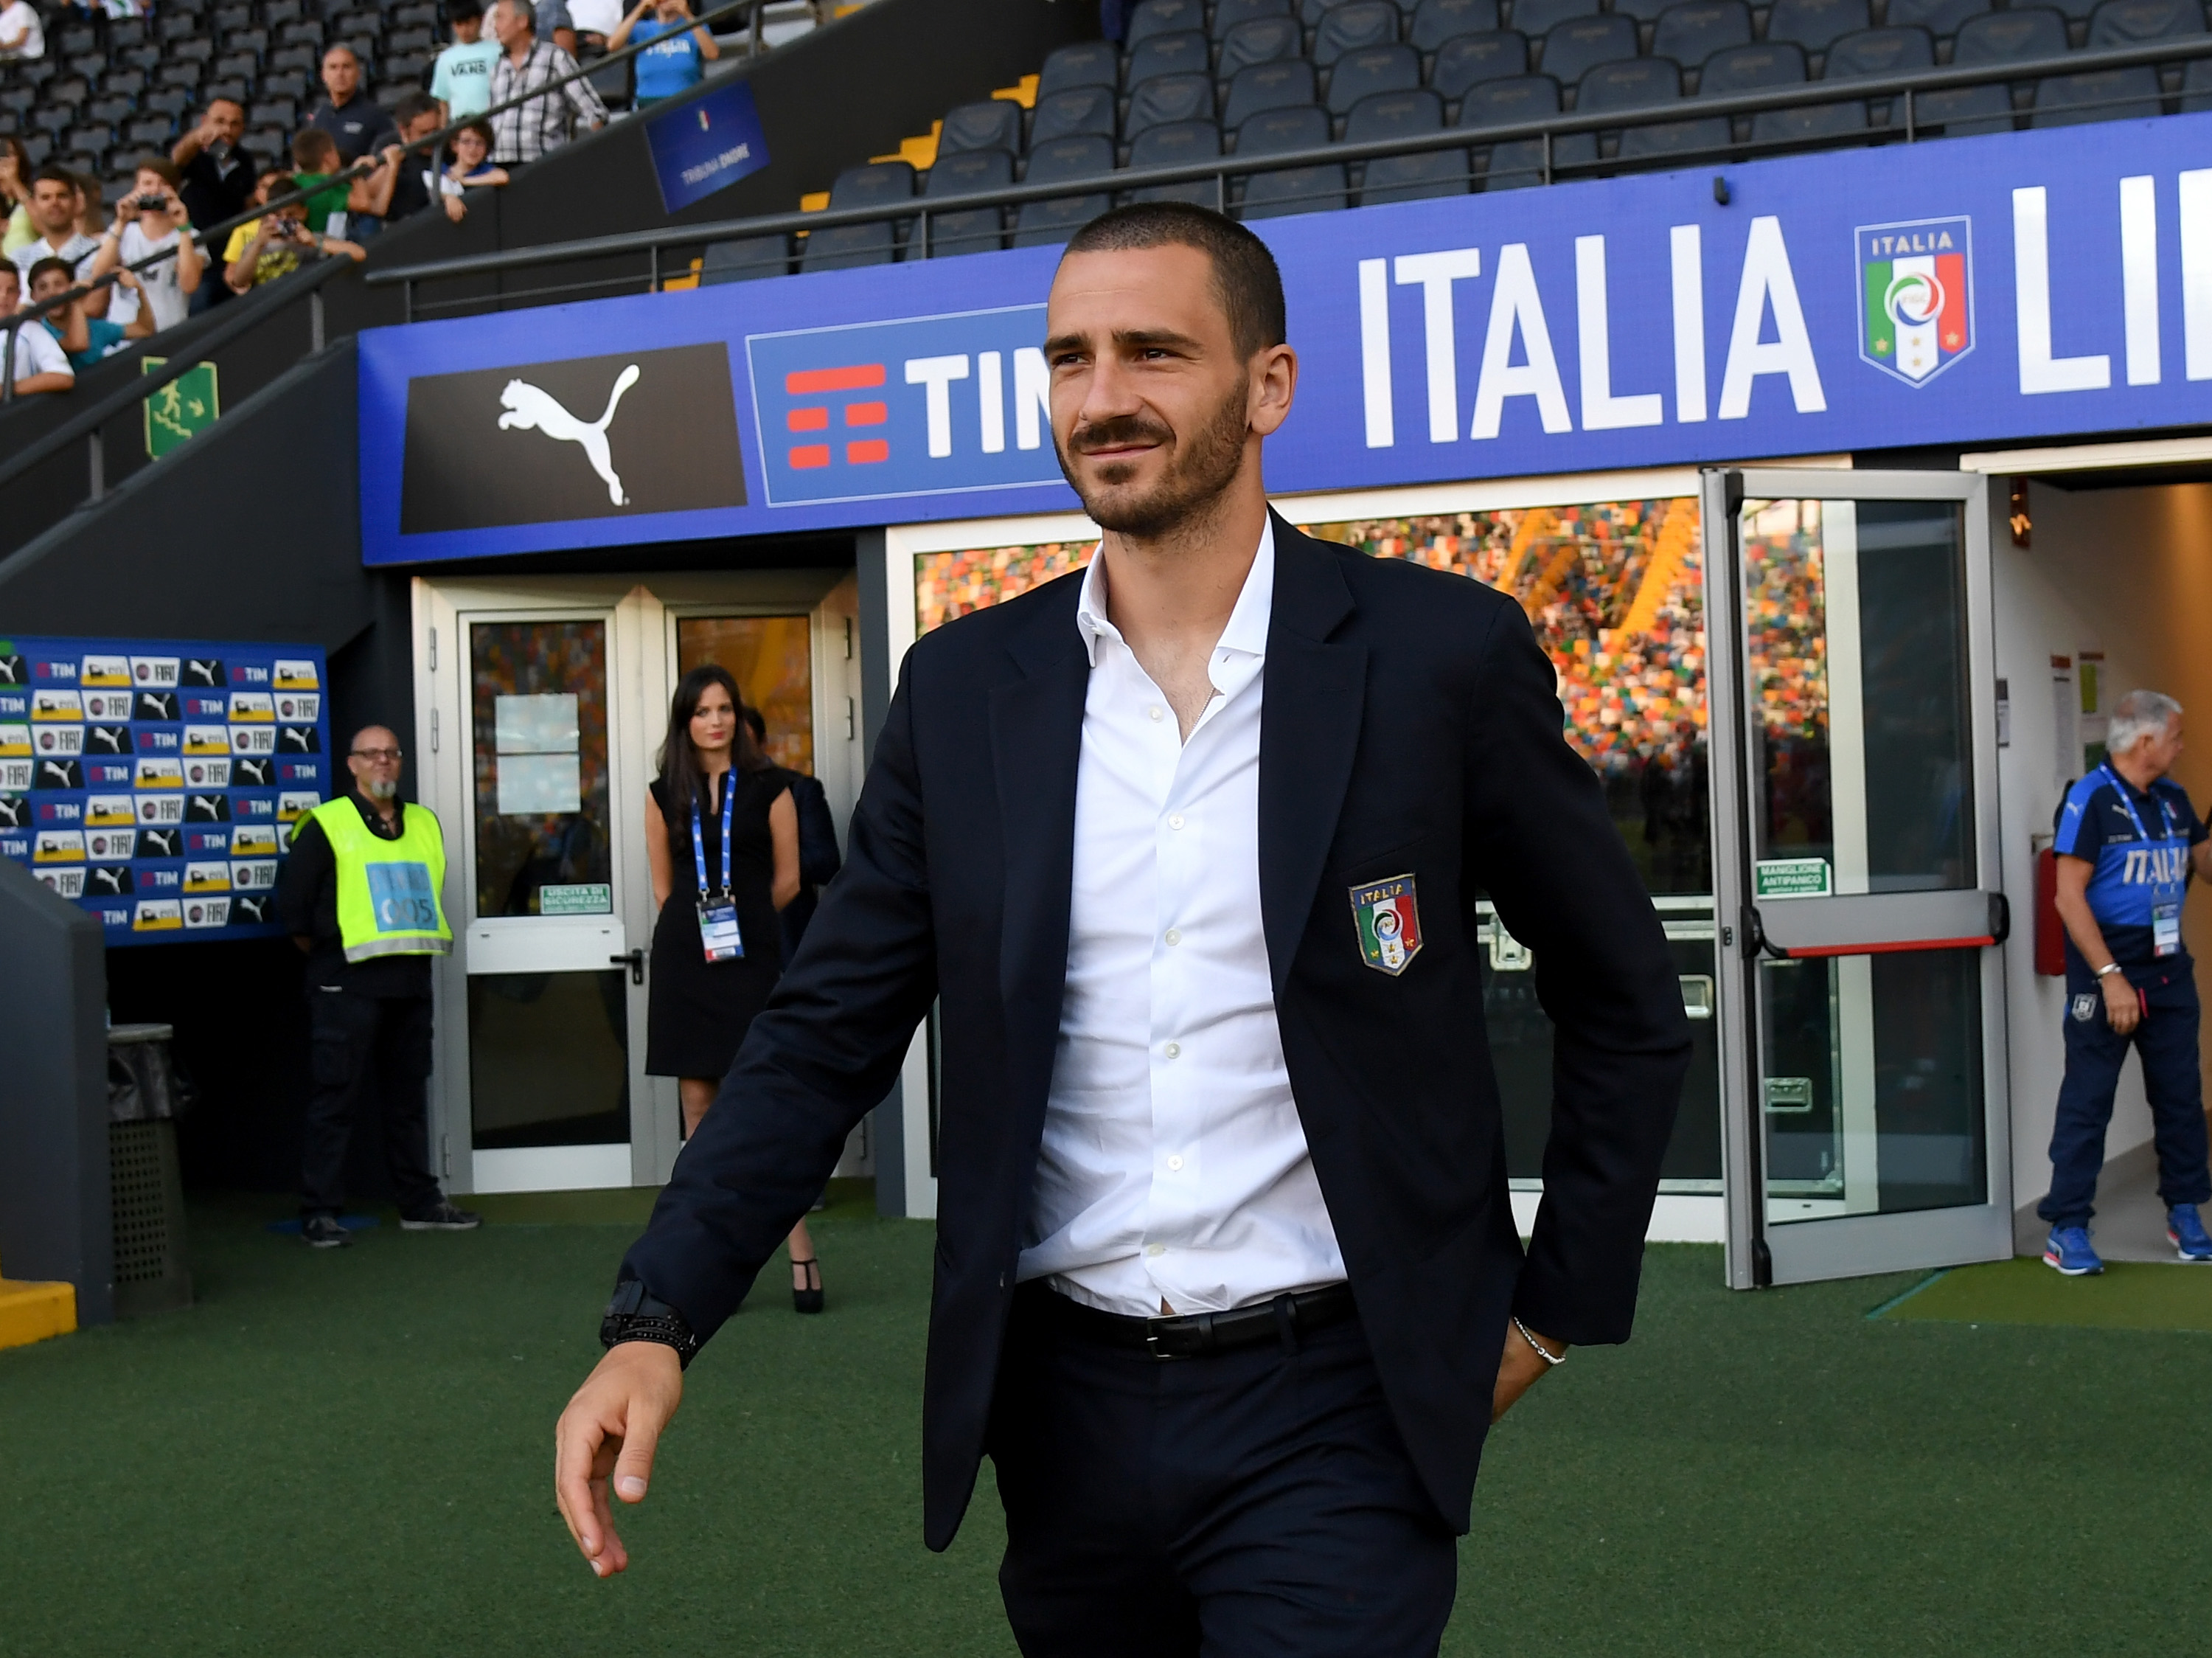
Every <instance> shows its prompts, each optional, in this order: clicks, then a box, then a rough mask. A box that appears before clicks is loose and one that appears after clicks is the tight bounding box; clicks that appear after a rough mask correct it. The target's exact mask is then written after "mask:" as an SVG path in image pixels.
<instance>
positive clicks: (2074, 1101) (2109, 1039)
mask: <svg viewBox="0 0 2212 1658" xmlns="http://www.w3.org/2000/svg"><path fill="white" fill-rule="evenodd" d="M2130 978H2135V979H2136V982H2137V983H2138V984H2140V985H2141V986H2142V992H2143V996H2144V997H2145V999H2146V1001H2147V1002H2148V1004H2149V1011H2148V1016H2147V1017H2145V1018H2144V1019H2143V1020H2142V1022H2141V1023H2140V1024H2138V1025H2137V1026H2136V1027H2135V1029H2133V1030H2132V1031H2130V1032H2129V1033H2127V1034H2126V1035H2125V1036H2122V1035H2120V1034H2118V1033H2117V1032H2115V1031H2114V1030H2113V1029H2112V1027H2111V1026H2110V1025H2108V1024H2107V1023H2106V1022H2105V998H2104V997H2103V995H2102V994H2101V993H2100V991H2099V990H2098V987H2097V984H2096V981H2095V980H2094V979H2093V978H2088V977H2087V975H2086V974H2082V975H2078V976H2077V975H2075V974H2070V973H2069V975H2068V978H2067V984H2066V989H2067V998H2066V1002H2067V1006H2066V1080H2065V1081H2064V1082H2063V1083H2061V1084H2060V1085H2059V1089H2058V1116H2057V1122H2056V1123H2055V1124H2053V1125H2052V1127H2051V1193H2050V1195H2049V1196H2048V1197H2046V1198H2044V1200H2043V1201H2042V1202H2041V1203H2039V1204H2037V1205H2036V1206H2035V1212H2036V1213H2037V1214H2038V1215H2039V1216H2042V1217H2043V1218H2044V1219H2045V1220H2046V1221H2048V1222H2051V1225H2053V1226H2087V1224H2088V1223H2089V1217H2090V1216H2091V1215H2093V1213H2095V1198H2096V1196H2097V1176H2098V1175H2099V1174H2100V1173H2102V1172H2103V1170H2104V1167H2105V1130H2106V1126H2107V1125H2109V1124H2110V1123H2111V1122H2112V1093H2113V1090H2114V1089H2115V1088H2118V1085H2119V1081H2120V1068H2121V1066H2123V1065H2124V1064H2126V1063H2127V1058H2128V1050H2129V1049H2130V1048H2131V1047H2132V1048H2133V1049H2135V1051H2136V1052H2137V1053H2139V1054H2141V1055H2142V1068H2143V1093H2144V1094H2146V1095H2148V1098H2149V1100H2150V1119H2151V1131H2152V1135H2153V1142H2154V1144H2155V1145H2156V1146H2157V1148H2158V1194H2159V1196H2160V1198H2164V1199H2165V1201H2166V1204H2167V1205H2168V1207H2171V1206H2172V1205H2173V1204H2202V1203H2207V1202H2212V1175H2208V1173H2206V1169H2205V1128H2204V1086H2203V1073H2202V1072H2201V1071H2200V1070H2198V1061H2197V1023H2198V1010H2197V982H2196V980H2195V978H2192V977H2191V973H2190V971H2189V969H2188V967H2187V966H2181V967H2179V968H2178V969H2175V970H2174V971H2172V972H2156V973H2145V974H2142V975H2137V974H2134V973H2131V974H2130ZM2146 980H2149V981H2152V982H2145V981H2146ZM2083 997H2091V998H2093V1000H2092V1001H2090V1002H2088V1003H2084V1001H2083V1000H2082V998H2083ZM2085 1007H2086V1008H2087V1010H2088V1017H2087V1018H2081V1017H2079V1016H2078V1015H2080V1013H2081V1011H2082V1009H2084V1008H2085Z"/></svg>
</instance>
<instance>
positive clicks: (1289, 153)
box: [363, 35, 2212, 321]
mask: <svg viewBox="0 0 2212 1658" xmlns="http://www.w3.org/2000/svg"><path fill="white" fill-rule="evenodd" d="M2197 58H2212V35H2197V36H2193V37H2188V38H2185V39H2181V40H2162V41H2158V42H2155V43H2153V44H2150V45H2146V46H2128V47H2124V48H2118V49H2115V50H2112V51H2106V52H2069V53H2067V54H2066V55H2065V56H2063V57H2053V58H2032V59H2027V60H2023V61H2021V62H2016V63H2008V64H1979V65H1975V66H1972V67H1968V68H1959V67H1955V66H1954V67H1951V68H1946V69H1933V70H1916V71H1914V72H1912V73H1910V74H1903V75H1888V76H1866V77H1864V78H1863V79H1852V80H1844V81H1808V82H1804V83H1803V84H1802V85H1797V86H1791V87H1786V88H1777V89H1775V90H1773V91H1765V92H1756V93H1745V94H1739V95H1737V96H1735V97H1729V98H1705V97H1687V98H1678V99H1674V100H1672V101H1667V102H1662V103H1656V104H1650V105H1641V106H1638V107H1633V108H1626V109H1607V110H1598V111H1577V112H1575V113H1568V114H1564V115H1549V116H1545V117H1543V118H1541V119H1534V120H1528V121H1515V122H1509V123H1504V124H1500V125H1491V126H1480V127H1449V128H1446V129H1444V130H1443V131H1437V132H1431V133H1423V134H1419V135H1416V136H1413V137H1396V138H1383V139H1375V140H1372V141H1370V142H1367V143H1332V144H1327V145H1316V146H1315V147H1313V148H1311V149H1298V150H1285V151H1283V152H1281V153H1279V154H1276V155H1250V156H1245V155H1223V156H1218V157H1214V158H1211V159H1208V160H1206V161H1203V162H1182V163H1179V164H1177V165H1175V166H1171V167H1151V168H1116V169H1115V170H1114V171H1112V172H1108V173H1099V174H1091V175H1089V176H1085V177H1082V178H1076V179H1066V180H1055V181H1054V182H1051V183H1026V184H1017V185H1006V186H1000V187H998V188H996V189H992V190H981V191H974V192H966V193H963V194H957V195H945V196H915V197H909V198H905V199H902V200H899V201H894V202H885V203H878V204H869V205H867V206H864V207H844V208H835V207H833V208H826V209H823V210H818V211H813V212H805V211H799V212H785V213H764V214H757V215H754V216H750V217H746V218H739V219H723V220H718V221H714V222H707V223H692V224H684V225H672V226H667V227H664V228H662V229H653V230H635V231H627V232H623V233H622V234H620V235H608V236H592V237H586V238H582V239H580V240H578V241H566V242H549V243H544V244H541V245H539V246H538V247H520V248H510V249H507V250H504V251H501V252H497V253H472V254H465V255H462V256H460V257H458V258H454V259H431V260H425V261H422V262H421V263H419V264H414V265H390V266H386V267H385V268H384V269H382V270H378V271H370V272H368V274H367V275H366V276H365V277H364V278H363V280H365V281H366V282H368V283H370V284H371V285H374V286H379V287H382V286H386V285H389V284H392V283H398V284H400V285H401V286H402V287H403V289H404V294H405V305H406V315H407V317H408V319H409V320H410V321H411V320H414V319H415V318H416V315H417V314H418V312H419V311H420V310H422V308H423V307H422V302H421V301H420V300H419V299H418V296H417V295H416V287H417V285H418V284H420V283H429V282H437V281H444V280H449V279H452V278H454V277H469V276H482V275H485V274H489V273H494V272H500V271H519V270H526V269H529V268H531V267H532V266H543V265H562V264H568V263H571V262H574V261H579V260H586V259H604V258H607V257H609V256H612V255H619V254H625V253H644V254H645V255H646V256H647V273H646V276H645V277H644V281H645V283H646V284H647V287H646V291H652V290H655V289H658V288H659V286H660V281H661V260H662V256H663V254H664V253H666V252H667V250H669V249H671V248H698V247H702V246H704V245H705V244H708V243H713V242H720V241H738V240H742V239H745V238H750V237H756V236H763V237H764V236H775V235H790V234H791V233H793V232H801V233H809V232H813V231H817V230H826V229H836V228H839V227H842V226H846V225H865V224H879V223H883V222H887V221H888V222H891V223H893V224H910V225H912V226H913V227H914V229H913V235H912V236H911V239H910V240H909V241H908V243H907V246H906V253H905V257H906V258H908V259H915V258H921V259H927V258H930V257H931V256H932V253H933V244H932V235H931V221H932V219H933V218H941V217H944V216H949V215H952V214H956V213H967V212H972V211H975V210H980V209H987V208H1006V207H1018V206H1020V205H1022V204H1024V203H1029V202H1041V201H1054V200H1065V199H1067V198H1079V197H1082V196H1086V195H1097V194H1101V193H1106V192H1133V191H1139V190H1146V189H1152V188H1155V187H1158V186H1170V185H1179V184H1190V183H1194V182H1200V181H1208V180H1210V181H1212V184H1213V186H1214V196H1215V201H1214V204H1215V205H1216V206H1218V207H1220V208H1222V209H1223V210H1229V209H1231V207H1232V206H1234V205H1235V203H1234V200H1233V198H1232V196H1231V191H1230V187H1229V186H1230V181H1231V180H1234V179H1246V180H1249V179H1250V178H1252V177H1253V176H1255V175H1257V174H1266V173H1282V172H1291V171H1295V170H1297V169H1299V168H1313V167H1329V166H1334V165H1340V164H1346V163H1351V162H1368V161H1379V160H1382V159H1383V158H1385V157H1391V156H1401V155H1425V154H1429V153H1431V152H1434V151H1440V150H1452V149H1462V150H1466V149H1482V148H1486V147H1488V146H1492V145H1496V144H1500V143H1512V142H1515V141H1517V140H1529V139H1534V140H1540V141H1541V145H1542V149H1541V160H1540V164H1539V166H1538V167H1537V168H1536V169H1535V171H1536V173H1537V175H1538V177H1539V179H1540V180H1541V182H1542V183H1544V184H1550V183H1553V181H1554V180H1558V179H1559V178H1561V177H1572V176H1578V175H1586V174H1601V173H1602V174H1610V173H1619V172H1637V171H1660V170H1668V169H1674V168H1681V167H1682V166H1684V165H1686V164H1689V165H1696V164H1699V163H1701V162H1709V161H1711V160H1715V159H1720V160H1728V161H1736V160H1744V159H1749V158H1750V157H1752V156H1754V155H1774V154H1782V153H1799V152H1806V151H1812V150H1821V149H1855V148H1863V147H1865V146H1867V145H1869V144H1881V143H1897V142H1902V143H1915V142H1917V141H1919V140H1920V139H1921V138H1923V137H1926V136H1927V134H1926V132H1925V131H1924V129H1923V124H1922V122H1921V121H1920V119H1919V110H1918V107H1917V106H1918V101H1919V100H1920V99H1921V98H1922V97H1923V96H1924V95H1925V94H1930V93H1936V92H1949V91H1954V90H1958V89H1960V88H1971V87H1982V86H2004V87H2011V86H2015V85H2017V84H2020V83H2022V82H2036V81H2040V80H2043V79H2045V78H2048V77H2051V76H2076V75H2087V74H2094V73H2096V72H2099V71H2100V70H2116V69H2133V68H2136V67H2138V66H2141V65H2144V64H2150V65H2176V64H2183V63H2186V62H2190V61H2192V60H2194V59H2197ZM2174 96H2175V94H2170V93H2164V92H2161V94H2160V98H2161V100H2162V101H2172V98H2173V97H2174ZM1870 100H1872V101H1879V100H1889V101H1891V103H1892V108H1891V111H1890V113H1891V120H1890V123H1889V125H1887V126H1875V125H1868V126H1866V127H1864V128H1860V129H1855V130H1853V131H1850V132H1848V133H1844V134H1838V135H1834V136H1823V137H1791V138H1784V139H1776V140H1769V141H1765V142H1753V141H1745V142H1736V141H1735V140H1734V139H1731V141H1730V142H1729V143H1728V144H1726V145H1724V146H1723V145H1713V146H1709V147H1706V148H1705V149H1674V150H1669V151H1667V152H1664V153H1661V154H1650V155H1638V156H1636V157H1634V158H1632V159H1626V160H1624V159H1622V158H1620V157H1618V156H1616V157H1611V158H1607V157H1603V156H1601V157H1600V158H1599V159H1597V160H1595V161H1573V160H1563V159H1560V158H1559V157H1558V156H1556V155H1555V154H1554V149H1555V146H1556V145H1557V143H1558V141H1559V139H1561V138H1563V137H1571V136H1574V135H1579V134H1583V133H1591V134H1596V133H1612V132H1618V131H1622V130H1623V129H1626V128H1635V127H1650V126H1666V125H1676V124H1680V123H1686V122H1692V121H1701V120H1706V119H1713V118H1716V117H1727V118H1734V117H1736V116H1750V115H1759V114H1764V113H1770V112H1780V111H1789V110H1794V109H1807V108H1814V107H1820V106H1822V105H1831V104H1850V103H1861V102H1865V101H1870ZM1900 100H1901V101H1902V109H1901V111H1900V110H1899V108H1898V107H1897V102H1898V101H1900ZM2142 101H2143V98H2142V94H2138V93H2131V94H2125V95H2124V96H2120V97H2116V98H2112V99H2108V100H2104V101H2093V102H2083V103H2074V104H2069V105H2067V106H2065V108H2066V110H2067V112H2068V113H2069V114H2080V113H2085V112H2087V111H2091V110H2093V109H2097V108H2100V107H2118V106H2123V105H2130V104H2136V103H2140V102H2142ZM2010 113H2017V112H2008V117H2007V118H2005V119H2008V118H2009V114H2010ZM1900 114H1901V116H1902V120H1901V121H1900V120H1899V119H1898V118H1899V115H1900ZM1959 119H1973V120H1988V119H2000V118H1995V117H1990V116H1984V115H1976V116H1970V117H1961V118H1959ZM1467 176H1468V177H1469V178H1470V179H1472V178H1473V177H1474V176H1475V174H1474V169H1473V168H1471V167H1470V168H1469V169H1468V175H1467ZM1326 194H1327V195H1328V197H1330V198H1334V199H1336V200H1337V201H1339V202H1341V200H1342V199H1343V195H1344V192H1343V191H1342V190H1341V189H1338V188H1332V189H1330V190H1329V191H1328V192H1326ZM960 240H961V241H963V243H964V242H966V241H969V240H970V239H969V238H968V237H965V236H963V237H962V238H961V239H960ZM990 240H992V241H994V243H995V242H996V241H998V240H999V239H998V238H992V239H990ZM963 251H971V252H972V251H975V250H974V249H973V248H967V247H963ZM611 289H621V290H626V291H632V292H635V291H637V290H638V278H636V277H606V278H597V279H592V280H587V281H582V282H575V283H565V284H557V285H553V286H548V287H544V288H536V289H531V290H524V291H522V292H520V293H514V294H507V295H501V296H495V299H512V300H538V299H545V298H550V297H552V296H562V295H568V296H573V295H575V294H579V293H582V292H586V291H594V290H611ZM451 303H452V304H453V306H456V307H458V306H460V305H482V304H484V303H487V301H485V300H482V299H471V300H463V301H457V302H451Z"/></svg>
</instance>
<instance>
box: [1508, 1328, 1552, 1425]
mask: <svg viewBox="0 0 2212 1658" xmlns="http://www.w3.org/2000/svg"><path fill="white" fill-rule="evenodd" d="M1536 1339H1537V1340H1538V1341H1541V1342H1542V1343H1543V1344H1544V1350H1545V1351H1546V1352H1547V1353H1549V1354H1551V1355H1553V1356H1554V1357H1555V1358H1564V1357H1565V1356H1566V1352H1567V1344H1566V1343H1565V1342H1563V1341H1554V1340H1553V1339H1552V1338H1550V1337H1549V1336H1547V1335H1546V1334H1544V1332H1542V1331H1541V1330H1540V1331H1538V1332H1536ZM1550 1368H1552V1367H1551V1366H1550V1365H1548V1364H1547V1363H1545V1362H1544V1361H1543V1360H1542V1358H1541V1357H1540V1356H1538V1355H1537V1354H1536V1353H1535V1352H1534V1350H1532V1349H1531V1348H1530V1347H1529V1345H1528V1339H1527V1338H1525V1337H1524V1336H1522V1333H1521V1332H1520V1331H1518V1330H1517V1329H1516V1328H1515V1327H1514V1326H1512V1324H1511V1323H1510V1322H1509V1323H1508V1324H1507V1325H1506V1326H1505V1350H1504V1352H1503V1353H1501V1354H1500V1355H1499V1356H1498V1390H1497V1392H1495V1393H1492V1395H1491V1397H1490V1419H1491V1420H1492V1422H1495V1421H1497V1420H1498V1417H1502V1416H1504V1414H1505V1413H1506V1412H1507V1411H1510V1410H1511V1409H1512V1408H1513V1405H1514V1401H1515V1400H1516V1399H1519V1398H1520V1397H1521V1395H1522V1394H1523V1393H1527V1392H1528V1389H1529V1388H1530V1387H1533V1386H1534V1385H1535V1382H1536V1379H1537V1378H1538V1377H1540V1376H1541V1375H1543V1374H1544V1372H1545V1371H1547V1370H1548V1369H1550Z"/></svg>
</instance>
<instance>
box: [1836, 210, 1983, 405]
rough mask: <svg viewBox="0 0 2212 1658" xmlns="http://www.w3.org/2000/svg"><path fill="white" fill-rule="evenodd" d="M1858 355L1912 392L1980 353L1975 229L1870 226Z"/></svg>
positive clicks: (1864, 247)
mask: <svg viewBox="0 0 2212 1658" xmlns="http://www.w3.org/2000/svg"><path fill="white" fill-rule="evenodd" d="M1853 234H1854V235H1855V236H1856V237H1857V242H1858V250H1859V356H1860V357H1862V358H1863V359H1864V360H1865V361H1866V362H1869V363H1872V364H1873V365H1874V366H1875V368H1877V369H1881V371H1882V372H1883V373H1884V374H1887V375H1895V376H1896V377H1897V378H1898V379H1899V380H1901V381H1904V382H1905V384H1906V385H1908V386H1922V385H1925V384H1926V383H1927V382H1928V381H1929V378H1930V377H1931V376H1933V375H1939V374H1941V373H1942V372H1943V370H1944V369H1948V368H1949V367H1950V366H1951V365H1952V364H1953V363H1956V362H1957V361H1958V360H1959V359H1960V357H1964V356H1966V353H1967V352H1969V351H1971V350H1973V349H1974V253H1973V222H1972V220H1971V219H1969V218H1967V217H1966V216H1964V215H1963V214H1962V215H1960V216H1958V217H1956V218H1948V219H1914V220H1911V221H1909V222H1904V223H1899V224H1863V225H1861V226H1859V228H1858V229H1857V231H1856V232H1854V233H1853Z"/></svg>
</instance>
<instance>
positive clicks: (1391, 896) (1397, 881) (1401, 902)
mask: <svg viewBox="0 0 2212 1658" xmlns="http://www.w3.org/2000/svg"><path fill="white" fill-rule="evenodd" d="M1352 919H1353V920H1354V921H1355V922H1356V923H1358V927H1359V955H1360V959H1361V960H1364V961H1365V962H1366V964H1367V965H1368V966H1370V967H1372V968H1374V969H1375V971H1376V972H1384V973H1389V975H1390V976H1391V977H1392V978H1396V977H1397V976H1398V975H1399V974H1400V973H1401V972H1405V971H1406V969H1407V966H1409V965H1411V963H1412V961H1413V958H1414V957H1415V956H1417V955H1419V954H1420V953H1421V911H1420V905H1419V901H1418V899H1417V897H1416V894H1415V893H1414V890H1413V876H1411V875H1392V876H1391V877H1390V878H1389V880H1388V881H1374V882H1371V883H1370V884H1369V885H1367V886H1364V887H1353V888H1352Z"/></svg>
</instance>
